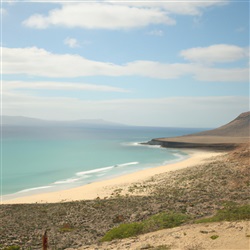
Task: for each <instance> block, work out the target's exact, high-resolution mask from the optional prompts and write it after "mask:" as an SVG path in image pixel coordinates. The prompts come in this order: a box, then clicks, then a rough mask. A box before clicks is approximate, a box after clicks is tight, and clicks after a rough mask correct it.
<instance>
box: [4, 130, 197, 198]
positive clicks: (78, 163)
mask: <svg viewBox="0 0 250 250" xmlns="http://www.w3.org/2000/svg"><path fill="white" fill-rule="evenodd" d="M198 131H201V129H191V128H156V127H130V126H128V127H126V126H124V127H123V126H121V127H103V128H101V127H95V128H87V127H66V126H65V127H48V126H47V127H25V126H23V127H21V126H20V127H19V126H12V127H11V126H6V127H3V129H2V194H3V199H9V198H11V197H16V196H24V195H30V194H34V193H38V192H39V193H41V192H50V191H55V190H62V189H69V188H72V187H76V186H80V185H84V184H87V183H91V182H95V181H98V180H103V179H109V178H112V177H115V176H119V175H124V174H127V173H131V172H135V171H138V170H141V169H146V168H152V167H155V166H160V165H162V164H168V163H171V162H173V161H179V160H181V159H183V158H185V157H187V155H186V154H185V153H184V152H181V151H179V150H173V149H165V148H160V147H158V146H146V145H141V144H140V142H146V141H149V140H151V139H153V138H159V137H171V136H178V135H184V134H189V133H194V132H198ZM10 194H11V195H10ZM13 194H14V195H13Z"/></svg>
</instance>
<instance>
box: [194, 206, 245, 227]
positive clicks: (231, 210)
mask: <svg viewBox="0 0 250 250" xmlns="http://www.w3.org/2000/svg"><path fill="white" fill-rule="evenodd" d="M236 220H250V205H243V206H237V205H236V204H230V205H227V206H226V207H225V208H224V209H221V210H219V211H217V213H216V214H215V215H214V216H213V217H210V218H204V219H200V220H197V221H196V222H197V223H206V222H219V221H236Z"/></svg>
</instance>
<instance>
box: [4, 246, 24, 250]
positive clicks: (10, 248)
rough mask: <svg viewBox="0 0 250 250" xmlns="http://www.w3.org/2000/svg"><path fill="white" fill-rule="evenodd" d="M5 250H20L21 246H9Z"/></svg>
mask: <svg viewBox="0 0 250 250" xmlns="http://www.w3.org/2000/svg"><path fill="white" fill-rule="evenodd" d="M3 250H20V247H19V246H8V247H5V248H4V249H3Z"/></svg>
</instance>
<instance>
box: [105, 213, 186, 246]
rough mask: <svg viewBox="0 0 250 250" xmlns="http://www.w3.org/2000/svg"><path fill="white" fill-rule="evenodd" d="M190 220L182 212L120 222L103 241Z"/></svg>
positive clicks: (168, 226)
mask: <svg viewBox="0 0 250 250" xmlns="http://www.w3.org/2000/svg"><path fill="white" fill-rule="evenodd" d="M187 220H188V216H187V215H185V214H181V213H173V212H172V213H159V214H156V215H153V216H151V217H149V218H148V219H146V220H144V221H142V222H137V223H126V224H120V225H119V226H117V227H115V228H113V229H111V230H110V231H108V232H107V233H106V234H105V236H104V237H103V238H102V239H101V241H111V240H113V239H123V238H128V237H132V236H137V235H139V234H142V233H148V232H153V231H157V230H160V229H164V228H173V227H177V226H180V225H181V224H183V223H184V222H186V221H187Z"/></svg>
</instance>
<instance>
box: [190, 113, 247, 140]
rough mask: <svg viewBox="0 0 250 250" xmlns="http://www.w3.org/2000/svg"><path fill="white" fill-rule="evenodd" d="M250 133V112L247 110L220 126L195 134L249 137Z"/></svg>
mask: <svg viewBox="0 0 250 250" xmlns="http://www.w3.org/2000/svg"><path fill="white" fill-rule="evenodd" d="M249 133H250V112H245V113H242V114H240V115H239V116H238V117H236V118H235V119H234V120H233V121H231V122H229V123H227V124H226V125H223V126H221V127H219V128H216V129H213V130H208V131H204V132H199V133H196V134H194V135H195V136H202V135H206V136H233V137H249Z"/></svg>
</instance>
